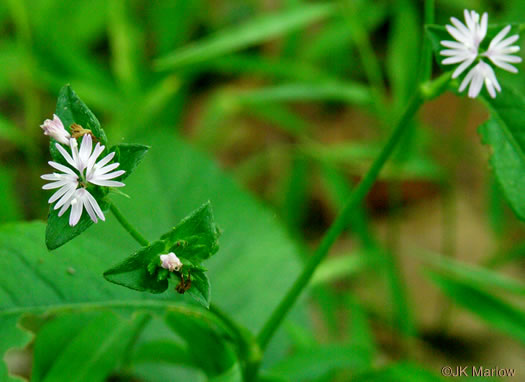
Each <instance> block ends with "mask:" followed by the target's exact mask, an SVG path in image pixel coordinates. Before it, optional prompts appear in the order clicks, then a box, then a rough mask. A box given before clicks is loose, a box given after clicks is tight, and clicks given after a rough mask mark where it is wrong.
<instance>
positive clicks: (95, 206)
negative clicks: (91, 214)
mask: <svg viewBox="0 0 525 382" xmlns="http://www.w3.org/2000/svg"><path fill="white" fill-rule="evenodd" d="M86 200H87V201H88V203H89V204H90V205H91V207H92V208H93V210H94V211H95V213H96V214H97V215H98V217H99V218H100V220H102V221H105V220H106V217H105V216H104V213H103V212H102V210H101V209H100V206H99V205H98V203H97V201H96V199H95V198H94V197H93V196H92V195H91V194H90V193H89V192H88V191H86Z"/></svg>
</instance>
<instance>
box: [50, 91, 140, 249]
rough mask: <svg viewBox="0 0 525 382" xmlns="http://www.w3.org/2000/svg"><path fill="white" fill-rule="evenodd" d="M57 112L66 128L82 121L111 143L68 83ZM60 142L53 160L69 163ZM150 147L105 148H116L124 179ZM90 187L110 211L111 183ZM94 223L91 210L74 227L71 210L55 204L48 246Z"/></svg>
mask: <svg viewBox="0 0 525 382" xmlns="http://www.w3.org/2000/svg"><path fill="white" fill-rule="evenodd" d="M56 114H57V115H58V117H59V118H60V120H61V121H62V123H63V124H64V127H65V129H66V130H68V131H71V125H72V124H74V123H75V124H78V125H80V126H82V127H83V128H84V129H88V130H91V133H92V134H93V135H94V136H95V139H96V140H97V141H98V142H100V143H101V144H103V145H106V146H107V138H106V133H105V132H104V130H103V129H102V127H101V126H100V122H99V121H98V119H97V118H96V117H95V115H94V114H93V113H92V112H91V110H89V108H88V107H87V106H86V104H85V103H84V102H82V100H81V99H80V98H79V97H78V96H77V94H76V93H75V92H74V91H73V89H71V86H69V85H66V86H64V87H63V88H62V89H61V90H60V93H59V95H58V100H57V106H56ZM56 144H57V142H56V141H55V140H54V139H51V141H50V146H49V150H50V153H51V157H52V159H53V161H55V162H58V163H62V164H64V165H66V166H69V165H68V164H67V163H66V161H65V159H64V157H63V156H62V154H60V152H59V151H58V149H57V148H56ZM148 149H149V147H148V146H145V145H137V144H119V145H116V146H114V147H113V148H112V149H111V150H108V149H107V148H106V150H104V153H103V154H102V155H105V154H108V153H109V151H115V152H116V153H115V159H114V160H115V161H116V162H119V163H120V165H119V169H122V170H124V171H126V172H125V173H124V174H123V175H122V176H121V177H120V180H121V179H124V178H126V177H128V176H129V175H130V174H131V173H132V172H133V170H135V168H136V167H137V165H138V164H139V163H140V162H141V161H142V159H143V158H144V155H145V154H146V152H147V151H148ZM89 191H90V192H91V193H92V195H93V197H94V198H95V199H96V200H97V201H98V203H99V206H100V208H101V209H102V211H107V209H108V208H109V204H108V203H107V202H106V201H105V200H104V197H105V195H106V194H107V191H108V188H107V187H98V186H96V187H90V189H89ZM92 224H93V221H92V220H91V219H90V218H89V215H88V214H87V213H84V214H82V217H81V218H80V221H79V222H78V223H77V224H76V225H75V226H73V227H71V226H70V225H69V223H68V214H67V213H66V214H64V215H62V216H61V217H59V216H58V210H55V209H54V205H51V206H50V207H49V215H48V225H47V230H46V245H47V248H48V249H56V248H58V247H60V246H61V245H64V244H65V243H67V242H68V241H69V240H71V239H73V238H75V237H76V236H78V235H80V234H81V233H82V232H84V231H85V230H86V229H88V228H89V227H90V226H91V225H92Z"/></svg>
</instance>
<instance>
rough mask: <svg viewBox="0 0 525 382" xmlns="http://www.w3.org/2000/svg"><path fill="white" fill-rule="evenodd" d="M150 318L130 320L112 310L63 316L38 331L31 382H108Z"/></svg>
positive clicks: (141, 317) (143, 317) (140, 317)
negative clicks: (107, 379) (108, 378)
mask: <svg viewBox="0 0 525 382" xmlns="http://www.w3.org/2000/svg"><path fill="white" fill-rule="evenodd" d="M146 317H147V316H144V315H142V316H139V317H137V318H135V319H134V320H129V319H124V318H120V317H118V316H117V315H116V314H114V313H111V312H103V313H95V314H93V313H91V314H85V313H82V314H78V313H77V314H67V315H62V316H59V317H58V318H56V319H54V320H52V321H51V322H50V323H48V324H46V325H45V326H44V327H43V328H42V329H41V330H40V331H39V332H38V335H37V338H36V341H35V347H34V362H33V370H32V376H31V381H34V382H39V381H55V382H61V381H63V382H69V381H72V380H74V381H85V382H88V381H89V382H97V381H101V382H102V381H105V380H106V378H107V377H108V376H109V375H110V373H111V372H112V371H113V370H114V369H115V368H116V366H117V364H118V362H119V361H120V360H121V359H122V357H123V356H124V354H125V353H126V351H127V349H128V347H129V346H130V344H131V341H132V340H133V339H134V337H135V335H136V333H137V332H138V331H140V330H141V329H142V327H143V324H144V323H145V320H146Z"/></svg>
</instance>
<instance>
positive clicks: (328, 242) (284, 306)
mask: <svg viewBox="0 0 525 382" xmlns="http://www.w3.org/2000/svg"><path fill="white" fill-rule="evenodd" d="M422 103H423V97H422V94H421V93H420V92H417V93H416V95H415V96H414V97H413V99H412V100H411V102H410V103H409V105H408V107H407V109H406V111H405V113H404V114H403V116H402V117H401V119H400V120H399V122H398V123H397V125H396V127H395V128H394V130H393V131H392V134H391V135H390V138H389V139H388V141H387V142H386V144H385V146H384V147H383V150H382V151H381V153H380V154H379V156H378V157H377V158H376V159H375V161H374V163H373V164H372V166H371V167H370V169H369V170H368V172H367V174H366V175H365V177H364V178H363V179H362V180H361V182H360V183H359V185H358V186H357V187H356V188H355V189H354V190H353V191H352V193H351V194H350V196H349V198H348V200H347V202H346V204H345V206H344V207H343V209H342V211H341V212H340V213H339V215H338V216H337V218H336V220H335V222H334V223H333V224H332V225H331V226H330V228H329V229H328V231H327V232H326V234H325V235H324V237H323V240H322V241H321V244H320V245H319V247H318V248H317V250H316V251H315V253H314V254H313V256H311V257H310V258H309V259H308V261H307V263H306V264H305V266H304V269H303V271H302V273H301V274H300V275H299V277H298V278H297V280H296V281H295V282H294V284H293V285H292V287H291V288H290V290H289V291H288V293H287V294H286V295H285V296H284V298H283V299H282V301H281V302H280V303H279V305H278V306H277V307H276V308H275V310H274V311H273V313H272V315H271V316H270V318H269V319H268V321H267V322H266V324H265V325H264V327H263V328H262V330H261V331H260V333H259V335H258V336H257V341H258V342H259V345H260V347H261V349H265V348H266V346H267V345H268V343H269V342H270V339H271V338H272V336H273V334H274V333H275V331H276V330H277V328H278V327H279V325H280V324H281V322H282V320H283V319H284V317H285V316H286V315H287V314H288V312H289V311H290V309H291V308H292V306H293V305H294V303H295V301H296V300H297V298H298V297H299V296H300V295H301V292H302V291H303V290H304V288H305V287H306V286H307V285H308V282H309V281H310V279H311V277H312V275H313V273H314V272H315V270H316V268H317V266H318V265H319V264H320V263H321V261H322V260H323V259H324V258H325V257H326V255H327V254H328V251H329V250H330V248H331V247H332V245H333V244H334V243H335V241H336V240H337V238H338V237H339V235H340V234H341V233H342V232H343V231H344V229H345V228H346V227H347V225H348V221H349V220H350V218H351V216H352V214H353V213H354V210H355V209H356V208H358V207H359V204H360V203H361V202H362V200H363V199H364V197H365V196H366V194H367V193H368V191H370V189H371V188H372V185H373V184H374V182H375V181H376V179H377V177H378V176H379V172H380V171H381V169H382V168H383V166H384V164H385V163H386V161H387V159H388V158H389V157H390V155H391V154H392V152H393V151H394V149H395V148H396V146H397V144H398V143H399V141H400V140H401V138H402V137H403V133H404V132H405V131H406V130H407V129H408V128H409V127H410V123H409V122H410V120H411V119H412V118H413V116H414V115H415V114H416V112H417V111H418V109H419V107H420V106H421V105H422Z"/></svg>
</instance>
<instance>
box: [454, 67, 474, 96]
mask: <svg viewBox="0 0 525 382" xmlns="http://www.w3.org/2000/svg"><path fill="white" fill-rule="evenodd" d="M476 71H477V66H475V67H473V68H472V69H470V71H469V72H468V73H467V75H466V76H465V78H464V79H463V81H462V82H461V85H460V86H459V89H458V90H459V92H460V93H461V92H462V91H463V90H465V89H466V88H467V86H468V84H469V83H470V81H472V77H473V76H474V74H475V73H476Z"/></svg>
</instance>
